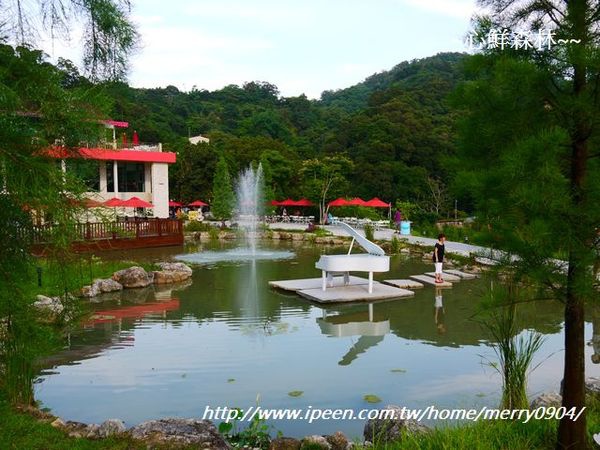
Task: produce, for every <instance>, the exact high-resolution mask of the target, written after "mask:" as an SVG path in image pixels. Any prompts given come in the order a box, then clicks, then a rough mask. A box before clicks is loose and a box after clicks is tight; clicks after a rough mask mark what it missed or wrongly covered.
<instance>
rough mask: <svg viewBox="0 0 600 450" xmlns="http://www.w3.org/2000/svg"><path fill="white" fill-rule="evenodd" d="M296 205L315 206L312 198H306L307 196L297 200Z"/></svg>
mask: <svg viewBox="0 0 600 450" xmlns="http://www.w3.org/2000/svg"><path fill="white" fill-rule="evenodd" d="M294 206H314V204H313V202H311V201H310V200H308V199H306V198H301V199H300V200H298V201H297V202H296V204H295V205H294Z"/></svg>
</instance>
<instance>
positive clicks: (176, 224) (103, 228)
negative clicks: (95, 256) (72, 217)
mask: <svg viewBox="0 0 600 450" xmlns="http://www.w3.org/2000/svg"><path fill="white" fill-rule="evenodd" d="M30 232H31V240H30V241H31V242H32V243H33V244H49V243H52V242H54V241H55V237H56V235H57V234H64V235H67V237H69V238H70V239H71V240H73V241H75V242H89V241H98V240H111V239H112V240H117V239H120V240H122V239H140V238H160V237H175V236H183V224H182V222H181V221H179V220H174V219H153V218H144V219H134V220H125V221H118V222H85V223H76V224H73V225H70V226H69V227H67V228H64V227H61V226H57V225H53V224H46V225H41V226H34V227H33V228H32V229H31V231H30Z"/></svg>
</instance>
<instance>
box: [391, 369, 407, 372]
mask: <svg viewBox="0 0 600 450" xmlns="http://www.w3.org/2000/svg"><path fill="white" fill-rule="evenodd" d="M390 372H392V373H406V369H392V370H390Z"/></svg>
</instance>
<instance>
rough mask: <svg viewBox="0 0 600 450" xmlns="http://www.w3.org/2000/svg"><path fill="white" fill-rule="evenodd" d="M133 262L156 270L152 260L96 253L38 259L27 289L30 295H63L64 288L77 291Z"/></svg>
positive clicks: (134, 264) (133, 264)
mask: <svg viewBox="0 0 600 450" xmlns="http://www.w3.org/2000/svg"><path fill="white" fill-rule="evenodd" d="M131 266H141V267H143V268H144V269H146V270H153V269H154V267H153V265H152V264H148V263H138V262H135V261H122V260H104V259H100V258H97V257H95V256H93V255H79V256H75V258H74V259H73V260H71V261H67V262H64V263H57V262H54V261H52V260H48V259H45V258H39V259H37V260H36V261H35V267H32V269H31V271H32V274H31V276H30V277H29V280H30V283H29V285H28V286H26V287H25V289H26V290H27V291H28V292H31V296H35V295H37V294H42V295H48V296H55V295H63V294H64V291H65V288H66V289H67V290H68V291H69V292H71V293H74V292H76V291H78V290H79V289H81V288H82V287H83V286H85V285H88V284H90V283H92V282H93V280H94V279H96V278H110V277H111V276H112V274H113V273H114V272H116V271H118V270H121V269H126V268H128V267H131ZM36 268H40V269H41V278H42V286H41V287H40V286H38V275H37V271H36Z"/></svg>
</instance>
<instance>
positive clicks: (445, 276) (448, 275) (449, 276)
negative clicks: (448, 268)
mask: <svg viewBox="0 0 600 450" xmlns="http://www.w3.org/2000/svg"><path fill="white" fill-rule="evenodd" d="M425 275H427V276H428V277H433V278H435V272H427V273H426V274H425ZM442 278H443V279H444V280H446V281H460V280H462V278H461V277H459V276H458V275H454V274H451V273H448V272H445V271H444V272H443V273H442Z"/></svg>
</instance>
